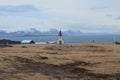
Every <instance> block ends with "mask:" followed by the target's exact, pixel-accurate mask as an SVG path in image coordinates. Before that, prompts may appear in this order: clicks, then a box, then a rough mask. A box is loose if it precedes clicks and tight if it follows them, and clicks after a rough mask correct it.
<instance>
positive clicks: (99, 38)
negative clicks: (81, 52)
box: [0, 35, 120, 43]
mask: <svg viewBox="0 0 120 80" xmlns="http://www.w3.org/2000/svg"><path fill="white" fill-rule="evenodd" d="M0 39H10V40H14V41H22V40H34V41H35V42H36V43H39V42H49V41H57V39H58V36H37V37H36V36H35V37H34V36H32V37H21V36H2V37H0ZM63 39H64V41H65V43H80V42H92V41H93V40H94V41H95V42H107V43H112V42H114V41H120V35H77V36H63Z"/></svg>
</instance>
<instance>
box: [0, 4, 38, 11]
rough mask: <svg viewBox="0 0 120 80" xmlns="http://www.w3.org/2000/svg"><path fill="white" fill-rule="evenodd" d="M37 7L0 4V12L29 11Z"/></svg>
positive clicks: (35, 9)
mask: <svg viewBox="0 0 120 80" xmlns="http://www.w3.org/2000/svg"><path fill="white" fill-rule="evenodd" d="M37 10H38V9H37V8H36V7H35V6H33V5H17V6H9V5H7V6H6V5H4V6H0V12H30V11H37Z"/></svg>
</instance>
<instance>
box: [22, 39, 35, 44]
mask: <svg viewBox="0 0 120 80" xmlns="http://www.w3.org/2000/svg"><path fill="white" fill-rule="evenodd" d="M21 43H22V44H35V42H34V41H33V40H22V41H21Z"/></svg>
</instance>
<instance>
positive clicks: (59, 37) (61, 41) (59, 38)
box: [57, 30, 64, 44]
mask: <svg viewBox="0 0 120 80" xmlns="http://www.w3.org/2000/svg"><path fill="white" fill-rule="evenodd" d="M57 44H64V40H63V39H62V32H61V30H60V31H59V34H58V41H57Z"/></svg>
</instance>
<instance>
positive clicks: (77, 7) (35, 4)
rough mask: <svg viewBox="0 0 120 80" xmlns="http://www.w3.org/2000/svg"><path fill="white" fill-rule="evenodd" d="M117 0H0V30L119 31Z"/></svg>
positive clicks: (119, 18)
mask: <svg viewBox="0 0 120 80" xmlns="http://www.w3.org/2000/svg"><path fill="white" fill-rule="evenodd" d="M119 4H120V0H0V30H6V31H8V32H13V31H18V30H26V29H29V28H36V29H38V30H40V31H47V30H49V29H51V28H56V29H58V30H60V29H61V30H63V31H65V30H74V31H81V32H85V33H119V32H120V5H119Z"/></svg>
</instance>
